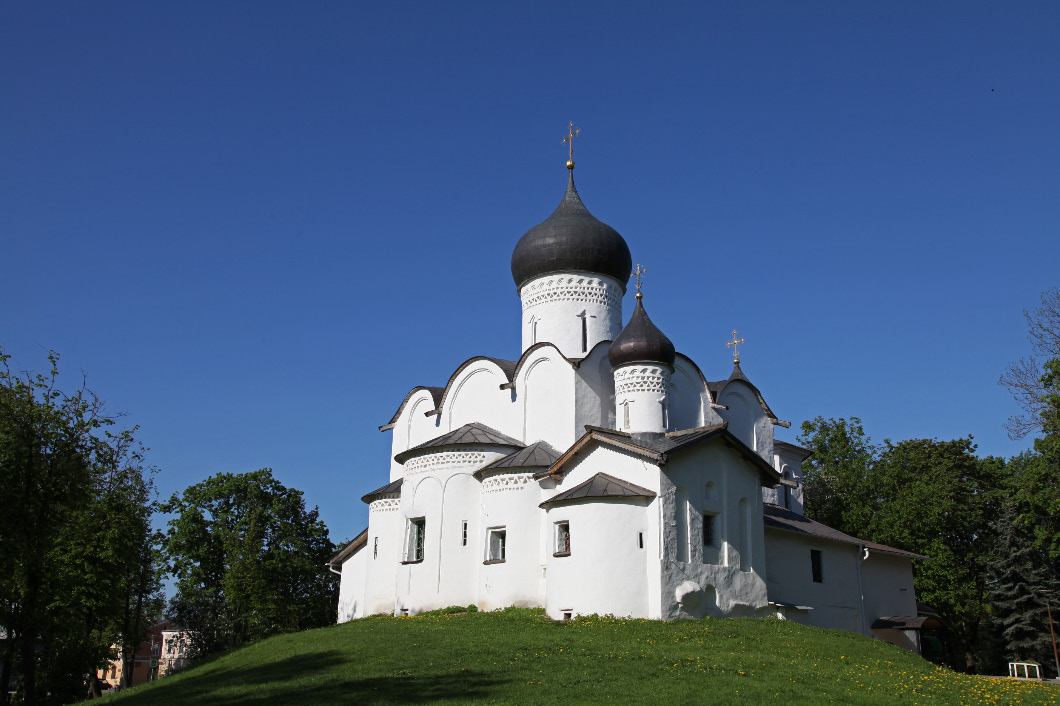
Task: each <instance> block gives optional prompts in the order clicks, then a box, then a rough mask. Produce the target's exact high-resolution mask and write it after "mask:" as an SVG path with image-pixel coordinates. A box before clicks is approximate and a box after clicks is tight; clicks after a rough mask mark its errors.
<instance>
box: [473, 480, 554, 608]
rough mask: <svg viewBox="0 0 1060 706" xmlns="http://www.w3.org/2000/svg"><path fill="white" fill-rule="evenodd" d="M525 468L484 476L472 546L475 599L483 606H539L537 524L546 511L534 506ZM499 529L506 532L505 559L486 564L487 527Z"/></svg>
mask: <svg viewBox="0 0 1060 706" xmlns="http://www.w3.org/2000/svg"><path fill="white" fill-rule="evenodd" d="M532 476H533V473H529V472H525V471H523V472H504V473H494V474H490V475H488V476H486V477H485V478H484V479H483V481H482V491H481V497H482V500H481V503H480V508H479V511H480V513H481V514H480V517H479V526H480V527H481V531H480V533H479V535H478V537H477V538H476V542H475V547H474V556H475V562H476V564H477V569H478V586H477V591H476V595H477V603H478V606H479V607H480V608H482V609H483V610H494V609H496V608H503V607H505V606H510V605H514V606H519V607H523V608H528V607H536V606H540V605H541V604H542V602H543V596H542V595H541V581H540V578H541V548H540V541H539V540H540V524H541V519H542V515H543V514H544V513H543V512H542V511H541V509H540V508H538V506H537V503H538V502H539V501H538V500H537V496H538V484H537V482H536V481H534V480H533V478H532ZM496 528H501V529H503V530H504V532H505V536H506V556H505V561H504V563H500V564H497V563H494V564H485V563H484V562H485V561H486V560H487V558H488V552H487V544H488V540H489V532H490V530H491V529H496Z"/></svg>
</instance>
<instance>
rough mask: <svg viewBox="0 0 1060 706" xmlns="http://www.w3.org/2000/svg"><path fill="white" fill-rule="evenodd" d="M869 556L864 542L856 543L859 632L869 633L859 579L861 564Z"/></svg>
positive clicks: (863, 595) (862, 590)
mask: <svg viewBox="0 0 1060 706" xmlns="http://www.w3.org/2000/svg"><path fill="white" fill-rule="evenodd" d="M868 558H869V549H868V547H866V546H865V545H864V544H859V545H858V596H859V597H860V598H861V634H862V635H868V634H869V625H868V621H867V620H865V587H864V584H863V583H862V581H861V565H862V564H863V563H864V562H865V560H866V559H868Z"/></svg>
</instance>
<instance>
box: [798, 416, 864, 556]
mask: <svg viewBox="0 0 1060 706" xmlns="http://www.w3.org/2000/svg"><path fill="white" fill-rule="evenodd" d="M799 443H800V444H802V445H803V446H805V447H806V448H807V449H810V450H811V451H813V454H812V455H811V456H809V458H807V459H806V460H805V461H803V462H802V473H803V483H804V486H803V492H804V493H805V496H804V497H805V506H806V514H807V516H809V517H810V518H811V519H814V520H817V521H818V522H821V523H823V524H826V525H828V526H829V527H835V528H836V529H839V530H842V531H844V532H847V533H848V534H852V535H854V536H855V537H858V536H861V535H862V534H863V533H864V532H866V531H867V529H868V524H869V521H870V519H871V517H872V512H873V507H872V503H873V493H874V484H873V481H872V465H873V463H874V462H875V458H876V454H877V448H876V447H875V446H874V445H873V443H872V441H871V439H869V437H868V436H866V434H865V430H864V429H863V428H862V426H861V420H860V419H858V418H857V417H851V418H850V419H849V420H847V419H825V418H823V417H817V418H815V419H812V420H809V421H806V422H803V423H802V433H801V434H800V435H799Z"/></svg>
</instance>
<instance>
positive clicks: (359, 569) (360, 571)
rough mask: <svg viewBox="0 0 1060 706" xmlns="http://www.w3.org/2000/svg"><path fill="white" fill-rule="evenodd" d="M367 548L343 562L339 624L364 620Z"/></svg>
mask: <svg viewBox="0 0 1060 706" xmlns="http://www.w3.org/2000/svg"><path fill="white" fill-rule="evenodd" d="M364 550H365V548H364V547H363V546H362V547H361V548H360V549H357V550H356V551H354V552H353V554H351V555H350V556H348V557H347V558H346V561H344V562H342V567H341V569H340V571H341V572H342V575H341V577H340V578H339V616H338V622H340V623H345V622H347V621H350V620H354V619H356V618H363V617H364V615H365V613H364V579H365V566H364V564H365V551H364Z"/></svg>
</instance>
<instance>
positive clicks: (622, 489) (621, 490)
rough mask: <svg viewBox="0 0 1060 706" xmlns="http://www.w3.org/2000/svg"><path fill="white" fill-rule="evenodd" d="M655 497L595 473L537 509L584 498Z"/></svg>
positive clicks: (623, 482) (644, 489)
mask: <svg viewBox="0 0 1060 706" xmlns="http://www.w3.org/2000/svg"><path fill="white" fill-rule="evenodd" d="M655 495H656V494H655V492H654V491H652V490H648V489H647V488H642V487H640V486H639V485H633V484H632V483H629V482H627V481H624V480H622V479H620V478H615V477H614V476H609V475H607V474H606V473H597V474H596V475H595V476H593V477H592V478H590V479H589V480H587V481H585V482H584V483H579V484H578V485H576V486H574V487H573V488H571V489H570V490H568V491H566V492H563V493H560V494H559V495H554V496H552V497H551V498H549V499H548V500H546V501H545V502H543V503H541V505H540V506H539V507H545V506H546V505H553V504H555V503H561V502H566V501H570V500H583V499H586V498H654V497H655Z"/></svg>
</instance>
